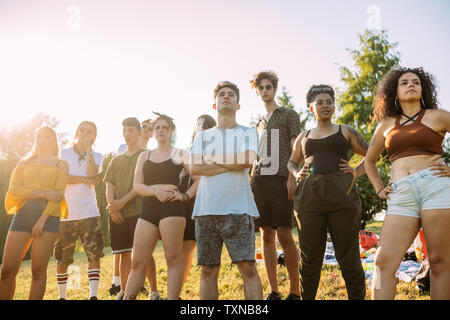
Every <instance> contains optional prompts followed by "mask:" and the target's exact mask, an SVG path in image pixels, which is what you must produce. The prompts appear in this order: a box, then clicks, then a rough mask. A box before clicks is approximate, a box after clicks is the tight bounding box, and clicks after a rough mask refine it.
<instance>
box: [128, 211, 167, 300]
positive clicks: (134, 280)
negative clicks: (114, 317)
mask: <svg viewBox="0 0 450 320" xmlns="http://www.w3.org/2000/svg"><path fill="white" fill-rule="evenodd" d="M158 240H159V229H158V227H157V226H155V225H154V224H152V223H150V222H148V221H146V220H143V219H139V220H138V222H137V224H136V231H135V233H134V240H133V251H132V253H131V271H130V275H129V276H128V281H127V287H126V289H125V296H124V298H123V299H124V300H135V299H136V297H137V295H138V293H139V291H140V290H141V289H142V286H143V285H144V282H145V270H146V267H147V264H148V261H149V260H150V257H151V256H152V254H153V251H154V250H155V246H156V243H157V242H158Z"/></svg>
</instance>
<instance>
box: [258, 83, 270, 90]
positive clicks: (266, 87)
mask: <svg viewBox="0 0 450 320" xmlns="http://www.w3.org/2000/svg"><path fill="white" fill-rule="evenodd" d="M272 88H273V87H272V85H271V84H267V85H265V86H259V87H258V90H259V91H263V90H264V89H266V90H272Z"/></svg>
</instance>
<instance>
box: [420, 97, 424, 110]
mask: <svg viewBox="0 0 450 320" xmlns="http://www.w3.org/2000/svg"><path fill="white" fill-rule="evenodd" d="M420 102H422V107H423V108H425V102H424V101H423V97H422V98H420Z"/></svg>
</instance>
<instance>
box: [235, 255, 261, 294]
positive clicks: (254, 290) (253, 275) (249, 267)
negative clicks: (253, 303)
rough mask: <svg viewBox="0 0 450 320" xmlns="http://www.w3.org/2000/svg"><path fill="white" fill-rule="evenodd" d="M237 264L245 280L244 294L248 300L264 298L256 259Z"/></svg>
mask: <svg viewBox="0 0 450 320" xmlns="http://www.w3.org/2000/svg"><path fill="white" fill-rule="evenodd" d="M236 265H237V266H238V269H239V271H240V273H241V276H242V279H243V280H244V295H245V299H246V300H262V297H263V292H262V285H261V279H260V278H259V274H258V269H256V264H255V261H240V262H237V263H236Z"/></svg>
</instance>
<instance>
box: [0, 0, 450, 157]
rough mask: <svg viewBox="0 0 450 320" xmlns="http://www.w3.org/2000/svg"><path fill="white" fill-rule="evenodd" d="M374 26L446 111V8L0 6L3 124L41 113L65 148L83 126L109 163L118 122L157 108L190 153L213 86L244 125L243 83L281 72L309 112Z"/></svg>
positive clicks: (384, 4)
mask: <svg viewBox="0 0 450 320" xmlns="http://www.w3.org/2000/svg"><path fill="white" fill-rule="evenodd" d="M379 27H381V28H383V29H386V30H387V31H388V36H389V41H390V42H398V47H397V51H399V52H400V53H402V59H401V64H402V65H404V66H409V67H423V68H424V69H425V70H426V71H428V72H431V73H432V74H433V75H435V76H436V78H437V79H438V82H439V87H440V90H439V100H440V103H441V105H440V106H441V108H443V109H446V110H449V111H450V73H449V72H448V71H449V70H450V59H448V52H450V41H449V40H448V39H449V34H450V1H447V0H431V1H417V0H397V1H395V2H394V1H389V0H388V1H381V0H380V1H377V0H371V1H366V0H346V1H332V0H327V1H299V0H297V1H289V0H278V1H276V0H258V1H254V0H246V1H243V0H240V1H239V0H229V1H214V0H209V1H206V0H191V1H174V0H165V1H161V0H158V1H154V0H148V1H143V0H115V1H114V0H71V1H67V0H57V1H56V0H54V1H50V0H40V1H31V0H30V1H24V0H0V110H2V116H1V117H0V126H16V125H20V123H22V122H25V121H27V120H28V119H30V118H31V116H32V115H34V114H36V113H39V112H43V113H45V114H48V115H50V116H52V117H55V118H56V119H57V120H59V121H60V124H59V126H58V127H57V131H58V132H66V133H67V134H68V138H69V140H71V139H72V138H73V135H74V133H75V129H76V127H77V126H78V124H79V123H80V122H81V121H83V120H90V121H93V122H94V123H96V125H97V127H98V135H97V141H96V143H95V148H96V150H97V151H99V152H101V153H104V154H105V153H108V152H111V151H116V150H117V147H118V146H119V145H120V144H122V143H124V142H123V137H122V126H121V123H122V120H123V119H124V118H127V117H137V118H138V119H139V120H144V119H148V118H152V117H154V115H153V114H152V111H157V112H160V113H165V114H168V115H169V116H171V117H173V118H174V119H175V124H176V125H177V131H176V146H177V147H187V146H188V145H189V144H190V139H191V135H192V131H193V128H194V124H195V120H196V119H197V117H198V116H199V115H201V114H204V113H207V114H210V115H212V116H214V117H216V116H217V114H216V112H215V111H214V110H213V109H212V104H213V103H214V101H213V89H214V87H215V85H216V84H217V83H218V82H219V81H221V80H229V81H232V82H234V83H236V84H237V85H238V86H239V88H240V94H241V99H240V105H241V109H240V110H239V111H238V113H237V121H238V122H239V123H240V124H243V125H249V124H250V122H251V120H252V119H254V118H255V117H257V116H258V115H259V114H263V113H264V111H265V110H264V106H263V104H262V102H261V100H260V99H259V97H258V96H257V95H256V93H255V91H253V90H252V89H251V87H250V84H249V81H250V79H252V77H253V75H254V74H256V73H258V72H259V71H262V70H267V69H270V70H274V71H275V72H277V74H278V76H279V78H280V83H279V88H280V89H281V88H282V87H283V86H285V87H286V88H287V90H288V92H289V94H290V96H292V98H293V99H292V101H293V103H294V105H295V107H296V110H297V111H300V110H302V111H304V110H306V106H305V97H306V92H307V90H308V88H309V87H310V86H311V85H312V84H314V83H316V84H317V83H327V84H330V85H332V86H333V87H335V88H336V89H344V85H343V83H341V82H340V79H339V71H338V67H339V65H343V66H348V67H351V66H352V65H353V62H352V60H351V57H350V56H349V54H348V52H347V49H348V48H349V49H356V48H358V44H359V38H358V34H361V33H364V31H365V29H367V28H379ZM279 93H281V90H279Z"/></svg>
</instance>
